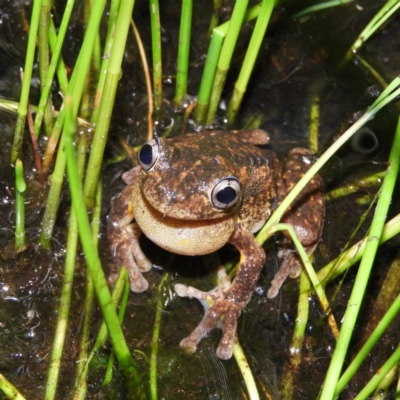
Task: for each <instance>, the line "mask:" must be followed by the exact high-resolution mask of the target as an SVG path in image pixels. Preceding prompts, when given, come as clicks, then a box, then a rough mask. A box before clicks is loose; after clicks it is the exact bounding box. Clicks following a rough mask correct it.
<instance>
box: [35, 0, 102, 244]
mask: <svg viewBox="0 0 400 400" xmlns="http://www.w3.org/2000/svg"><path fill="white" fill-rule="evenodd" d="M105 3H106V0H99V1H97V2H96V4H95V6H94V7H93V9H92V13H91V16H90V20H89V23H88V25H87V30H86V33H85V37H84V39H83V43H82V48H81V51H80V53H79V56H78V60H77V62H76V65H75V69H74V72H73V73H72V77H71V81H70V84H69V86H68V89H67V96H71V97H72V98H73V99H74V103H73V104H72V108H73V116H74V118H76V115H77V113H78V109H79V104H80V100H81V98H82V92H83V86H84V84H85V80H86V76H87V73H88V70H89V67H90V61H91V54H92V50H93V45H94V38H95V33H96V32H97V31H98V29H99V26H100V21H101V18H102V16H103V11H104V7H105ZM64 120H65V109H62V110H61V111H60V113H59V115H58V118H57V121H56V123H55V126H54V131H55V130H58V131H60V132H61V130H62V127H63V126H64ZM64 136H65V135H62V136H61V139H60V145H59V150H58V153H57V159H56V163H55V167H54V171H53V174H52V177H51V186H50V191H49V195H48V201H47V204H46V210H45V213H44V216H43V223H42V231H41V234H40V243H41V245H42V246H43V247H44V248H49V247H50V240H51V236H52V233H53V228H54V223H55V220H56V215H57V209H58V204H59V201H60V194H61V188H62V182H63V178H64V171H65V163H66V158H65V149H64V145H65V143H64ZM50 141H52V138H50V139H49V145H50ZM55 142H58V140H57V141H55ZM53 145H54V141H53ZM46 151H47V150H46ZM49 166H50V165H49V164H48V165H47V167H48V168H49ZM43 168H44V165H43Z"/></svg>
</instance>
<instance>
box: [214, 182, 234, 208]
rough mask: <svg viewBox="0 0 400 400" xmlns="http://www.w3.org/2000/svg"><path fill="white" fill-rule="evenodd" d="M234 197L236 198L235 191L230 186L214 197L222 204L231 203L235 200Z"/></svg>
mask: <svg viewBox="0 0 400 400" xmlns="http://www.w3.org/2000/svg"><path fill="white" fill-rule="evenodd" d="M235 197H236V190H235V189H233V188H232V187H230V186H227V187H225V188H223V189H222V190H220V191H219V192H218V193H217V195H216V198H217V200H218V201H219V202H221V203H222V204H229V203H231V202H232V201H233V200H235Z"/></svg>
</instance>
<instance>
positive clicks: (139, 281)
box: [108, 224, 152, 293]
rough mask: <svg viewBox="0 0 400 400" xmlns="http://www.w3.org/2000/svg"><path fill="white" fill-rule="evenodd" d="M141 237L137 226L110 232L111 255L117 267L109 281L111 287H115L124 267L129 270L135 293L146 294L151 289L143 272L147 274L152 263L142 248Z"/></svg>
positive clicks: (132, 288) (133, 225)
mask: <svg viewBox="0 0 400 400" xmlns="http://www.w3.org/2000/svg"><path fill="white" fill-rule="evenodd" d="M139 236H140V229H139V228H138V226H137V225H136V224H131V225H129V226H127V227H124V228H115V229H113V230H110V229H109V231H108V238H109V241H110V243H113V245H112V246H111V253H112V255H113V258H114V265H115V267H114V268H113V270H112V272H111V274H110V276H109V278H108V281H109V283H110V285H113V284H114V283H115V281H116V279H117V277H118V273H119V269H120V267H121V266H124V267H125V268H127V270H128V274H129V281H130V286H131V290H132V291H133V292H135V293H141V292H144V291H145V290H147V288H148V287H149V284H148V282H147V281H146V279H145V278H143V275H142V272H147V271H149V270H150V269H151V267H152V263H151V262H150V260H149V259H148V258H147V257H146V256H145V255H144V253H143V252H142V250H141V248H140V245H139Z"/></svg>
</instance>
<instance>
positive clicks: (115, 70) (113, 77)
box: [84, 0, 134, 209]
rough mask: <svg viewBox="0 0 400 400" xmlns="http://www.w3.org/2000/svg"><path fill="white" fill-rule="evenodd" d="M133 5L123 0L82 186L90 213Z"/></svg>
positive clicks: (131, 0) (132, 2) (131, 2)
mask: <svg viewBox="0 0 400 400" xmlns="http://www.w3.org/2000/svg"><path fill="white" fill-rule="evenodd" d="M133 5H134V0H122V1H121V6H120V9H119V13H118V19H117V24H116V29H115V35H114V41H113V46H112V49H111V55H110V62H109V64H108V71H107V76H106V81H105V85H104V93H103V96H102V99H101V103H100V109H99V116H98V118H97V123H96V131H95V133H94V137H93V143H92V149H91V152H90V158H89V163H88V167H87V172H86V178H85V184H84V195H85V204H86V207H87V208H89V209H90V208H92V207H93V203H94V197H95V194H96V188H97V183H98V181H99V175H100V169H101V165H102V163H103V156H104V149H105V147H106V143H107V135H108V130H109V127H110V120H111V114H112V110H113V106H114V100H115V94H116V92H117V87H118V81H119V78H120V74H121V64H122V59H123V56H124V53H125V43H126V38H127V36H128V31H129V26H130V20H131V15H132V11H133Z"/></svg>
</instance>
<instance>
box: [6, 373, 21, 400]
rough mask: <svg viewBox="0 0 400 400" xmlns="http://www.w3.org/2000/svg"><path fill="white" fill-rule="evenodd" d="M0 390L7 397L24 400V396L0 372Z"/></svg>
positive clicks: (13, 399)
mask: <svg viewBox="0 0 400 400" xmlns="http://www.w3.org/2000/svg"><path fill="white" fill-rule="evenodd" d="M0 390H1V391H2V392H3V393H4V395H5V396H7V398H8V399H12V400H25V397H24V396H22V394H21V393H20V392H19V391H18V390H17V388H16V387H15V386H14V385H12V384H11V382H9V381H8V380H7V379H6V378H5V377H4V375H2V374H0Z"/></svg>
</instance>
